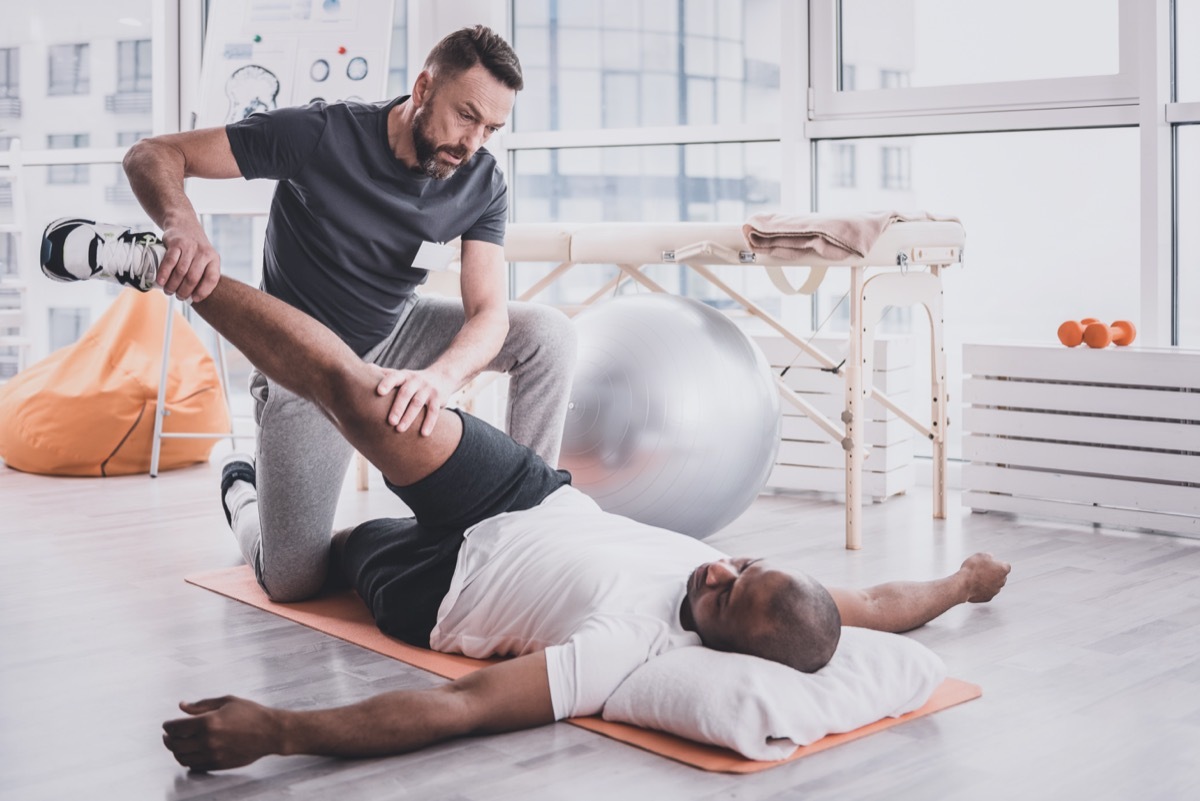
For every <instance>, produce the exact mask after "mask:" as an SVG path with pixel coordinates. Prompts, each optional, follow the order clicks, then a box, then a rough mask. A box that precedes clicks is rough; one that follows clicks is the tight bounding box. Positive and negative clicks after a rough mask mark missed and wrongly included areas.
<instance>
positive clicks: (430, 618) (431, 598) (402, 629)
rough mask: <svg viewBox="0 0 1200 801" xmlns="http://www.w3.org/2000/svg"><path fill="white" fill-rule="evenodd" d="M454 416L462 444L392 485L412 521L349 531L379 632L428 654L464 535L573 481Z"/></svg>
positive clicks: (354, 563)
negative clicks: (418, 475)
mask: <svg viewBox="0 0 1200 801" xmlns="http://www.w3.org/2000/svg"><path fill="white" fill-rule="evenodd" d="M455 411H456V412H457V410H455ZM457 414H458V416H459V417H461V418H462V423H463V434H462V441H461V442H460V443H459V444H458V447H457V448H456V449H455V451H454V453H453V454H451V456H450V458H449V459H447V460H446V463H445V464H444V465H442V466H441V467H439V468H438V469H437V470H435V471H433V473H431V474H430V475H428V476H426V477H425V478H423V479H421V480H420V481H418V482H417V483H416V484H410V485H409V486H407V487H396V486H393V485H392V484H390V483H389V484H388V488H389V489H390V490H391V491H392V492H394V493H396V495H398V496H399V497H400V500H402V501H404V503H405V505H407V506H408V508H409V509H411V510H412V511H413V515H414V516H413V517H405V518H392V519H383V520H371V521H368V522H366V523H363V524H362V525H360V526H358V527H357V528H355V529H354V531H352V532H351V533H350V536H349V537H348V538H347V540H346V544H345V550H344V551H343V557H342V559H343V561H342V565H343V570H344V571H345V573H346V575H347V577H348V578H349V579H350V582H351V584H352V585H353V586H354V589H355V590H357V591H358V594H359V596H361V597H362V599H363V601H365V602H366V604H367V607H368V608H369V609H370V610H371V614H372V615H373V616H374V617H375V624H376V625H377V626H379V629H380V630H381V631H382V632H384V633H385V634H388V635H390V636H392V637H396V638H398V639H401V640H404V641H405V642H407V643H411V644H412V645H419V646H421V647H423V648H428V647H429V633H430V632H431V631H433V627H434V624H435V623H437V611H438V607H439V606H440V605H441V603H442V599H443V598H444V597H446V593H447V592H448V591H449V589H450V579H451V577H452V576H453V575H454V567H455V565H456V563H457V562H458V551H459V548H461V547H462V543H463V533H464V532H465V531H466V530H467V529H468V528H470V527H471V526H473V525H475V524H476V523H479V522H480V521H483V520H486V519H488V518H489V517H495V516H496V515H498V514H502V513H504V512H517V511H521V510H522V509H530V508H532V507H534V506H537V505H538V504H539V503H541V502H542V501H543V500H545V498H546V497H547V496H548V495H550V494H551V493H552V492H554V491H555V490H557V489H558V488H559V487H561V486H563V485H564V484H569V483H571V475H570V473H568V472H566V471H565V470H555V469H553V468H552V467H550V466H549V465H547V464H546V463H545V462H544V461H543V460H542V459H541V457H539V456H538V455H537V454H536V453H534V452H533V451H531V450H530V449H529V448H526V447H525V446H523V445H518V444H517V443H516V442H515V441H513V439H512V438H511V437H509V436H508V435H507V434H505V433H503V432H501V431H499V430H497V429H495V428H493V427H492V426H490V425H488V424H487V423H484V422H483V421H482V420H479V419H478V418H476V417H472V416H471V415H469V414H466V413H465V412H457Z"/></svg>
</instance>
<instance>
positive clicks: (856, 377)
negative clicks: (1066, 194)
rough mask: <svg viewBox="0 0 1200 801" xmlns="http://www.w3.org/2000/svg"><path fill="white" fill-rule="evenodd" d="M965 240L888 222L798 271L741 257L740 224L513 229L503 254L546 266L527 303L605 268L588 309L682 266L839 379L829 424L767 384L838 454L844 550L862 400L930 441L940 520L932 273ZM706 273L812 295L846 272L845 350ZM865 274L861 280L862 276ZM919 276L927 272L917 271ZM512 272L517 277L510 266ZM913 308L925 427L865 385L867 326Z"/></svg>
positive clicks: (856, 533) (954, 225)
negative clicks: (658, 269) (835, 412)
mask: <svg viewBox="0 0 1200 801" xmlns="http://www.w3.org/2000/svg"><path fill="white" fill-rule="evenodd" d="M965 236H966V235H965V232H964V231H963V227H962V225H961V224H960V223H958V222H950V221H919V222H896V223H893V224H892V225H891V226H889V227H888V228H887V229H886V230H885V231H884V232H883V234H882V235H881V236H880V238H879V239H878V240H877V241H876V243H875V245H874V246H873V247H872V248H871V250H870V252H868V253H867V254H866V256H865V257H863V258H861V259H852V260H843V261H827V260H823V259H819V258H815V257H814V258H811V259H806V260H804V262H803V263H797V262H781V261H777V260H774V259H772V258H769V257H764V256H763V255H761V254H756V253H754V252H752V251H751V250H750V246H749V245H748V244H747V242H746V239H745V237H744V236H743V234H742V226H741V224H740V223H693V222H689V223H593V224H584V225H571V224H568V223H532V224H521V223H515V224H512V225H509V226H508V231H507V234H506V236H505V245H504V250H505V256H506V258H507V259H508V261H510V262H512V263H515V264H518V265H520V264H523V263H529V262H539V263H550V264H553V265H554V266H553V267H552V268H551V270H550V271H549V273H547V274H546V275H545V276H544V277H542V278H541V279H539V280H538V281H537V282H536V283H534V284H533V285H532V286H531V287H529V289H527V290H525V291H524V292H522V293H521V294H520V295H519V296H518V298H517V299H518V300H535V299H536V298H537V296H538V295H539V294H540V293H541V292H542V291H543V290H544V289H546V287H548V286H550V285H551V284H552V283H553V282H555V281H557V280H559V279H560V278H562V276H564V275H566V274H567V273H568V272H570V270H571V269H572V268H573V267H574V266H575V265H578V264H603V265H614V266H615V267H616V274H615V276H614V277H613V278H612V280H610V281H609V282H608V283H607V284H605V286H603V287H601V288H599V289H598V290H597V291H596V292H595V293H593V294H592V295H591V296H590V297H588V298H587V299H586V300H584V302H583V304H582V306H585V307H586V306H588V305H591V304H592V303H595V302H596V301H598V300H601V299H603V298H605V297H607V296H609V295H611V294H612V292H613V291H614V290H615V289H616V288H617V287H618V286H619V285H620V284H621V283H624V282H627V281H635V282H637V283H638V284H640V285H641V286H643V287H645V288H646V289H648V290H650V291H653V292H667V291H668V290H667V289H666V288H664V287H663V286H662V285H660V284H659V283H657V282H656V281H654V280H653V279H651V278H650V277H649V276H648V275H646V274H645V271H644V268H645V267H646V266H648V265H656V264H675V265H686V266H687V267H688V268H689V269H690V270H692V271H693V272H694V273H696V274H697V275H699V276H701V277H702V278H704V279H705V280H706V281H708V282H709V283H710V284H712V285H713V286H715V287H716V288H717V289H719V290H720V291H721V292H723V293H724V294H725V295H726V296H728V297H729V298H730V299H731V300H733V301H734V302H736V303H737V304H739V305H740V306H742V308H744V309H745V310H746V311H747V312H749V313H750V314H752V315H754V316H755V317H757V318H759V319H760V320H762V321H763V322H764V323H766V324H767V325H768V326H769V327H770V328H772V329H773V330H774V331H776V332H777V333H778V334H779V335H780V336H782V337H784V338H785V339H786V340H787V341H788V342H790V343H792V344H793V345H795V346H796V347H797V348H799V349H800V350H801V351H803V352H804V353H806V354H808V355H809V356H810V357H811V358H813V359H814V360H816V361H817V362H818V363H819V364H820V365H821V366H822V367H824V368H826V369H827V370H829V371H831V372H834V373H836V374H838V375H840V376H842V378H843V380H844V383H845V409H844V411H843V412H842V414H841V418H840V420H831V419H829V418H828V417H826V416H825V415H824V414H822V413H821V412H820V411H818V410H817V409H816V408H814V407H813V406H812V404H810V403H809V402H808V401H806V400H805V399H804V398H803V397H801V396H800V395H798V394H796V393H795V392H794V391H793V390H792V389H791V388H789V387H788V386H787V385H786V384H785V383H784V381H783V379H782V378H780V377H776V386H777V387H778V389H779V393H780V395H781V396H782V398H783V400H784V401H785V402H786V403H789V404H791V405H792V406H794V407H795V408H797V409H799V410H800V411H801V412H803V413H804V414H805V415H807V416H808V417H809V418H811V419H812V420H813V421H814V422H815V423H816V424H817V426H819V427H820V428H821V429H822V430H823V431H824V432H825V433H826V434H827V435H828V436H829V437H831V438H832V439H833V440H834V441H835V442H838V443H840V444H841V446H842V448H843V450H844V451H845V454H846V476H845V481H846V547H847V548H849V549H852V550H857V549H859V548H861V547H862V521H861V506H862V468H863V460H864V459H865V458H866V456H867V451H866V447H865V444H864V437H863V431H864V428H865V416H864V411H865V402H866V400H867V399H868V398H872V399H874V400H875V401H876V402H878V403H880V404H882V405H883V406H884V407H885V408H887V409H888V410H889V411H891V412H892V413H893V414H895V415H896V416H897V417H899V418H900V419H902V420H904V421H905V422H906V423H907V424H908V425H909V426H911V427H912V428H913V429H914V430H915V431H917V432H918V433H920V434H921V435H922V436H925V437H928V439H929V440H930V441H931V442H932V443H933V516H934V518H937V519H943V518H945V516H946V438H945V432H946V424H947V422H946V404H947V389H946V351H945V339H944V335H943V330H942V327H943V316H942V281H941V270H942V268H944V267H948V266H950V265H953V264H959V263H961V260H962V251H963V242H964V240H965ZM714 265H737V266H741V267H744V268H745V269H748V270H758V269H766V270H767V271H768V274H769V275H770V276H771V279H772V281H773V282H774V283H775V285H776V286H777V287H779V289H780V291H781V292H794V291H799V292H804V293H806V294H811V293H812V292H814V291H815V290H816V289H817V287H818V286H819V285H820V283H821V280H822V278H823V277H824V275H825V271H826V270H827V269H828V268H840V269H848V270H849V271H850V296H849V302H850V338H849V351H848V353H847V356H846V360H845V362H844V364H843V365H842V366H840V367H839V366H838V363H837V362H836V361H834V360H833V359H832V358H830V357H829V356H828V355H826V354H825V353H823V352H821V351H820V350H819V349H817V348H816V347H814V346H812V345H810V344H809V343H808V342H807V341H806V340H805V339H804V338H802V337H801V336H799V334H797V333H796V332H795V331H793V330H791V329H789V328H788V327H787V326H786V325H784V324H783V323H782V322H781V321H780V320H778V319H777V318H775V317H774V316H772V315H771V314H770V313H768V312H767V311H766V310H764V309H763V308H762V307H761V306H759V305H758V304H756V303H754V302H753V301H751V300H750V299H749V298H747V297H745V296H744V295H743V294H741V293H740V292H738V291H737V290H736V289H734V288H733V287H731V286H729V284H728V283H726V282H724V281H722V280H721V279H720V278H719V277H718V276H717V275H716V274H715V273H714V272H713V270H712V269H710V268H711V267H712V266H714ZM782 267H807V268H809V273H808V278H807V280H806V281H805V282H804V284H803V285H802V286H801V287H798V288H797V287H793V286H791V285H790V282H789V281H788V278H787V276H786V275H784V274H783V272H782V270H781V269H780V268H782ZM870 268H880V269H878V270H873V274H872V275H870V276H868V274H867V273H868V269H870ZM920 268H928V269H920ZM517 269H521V268H520V267H517ZM915 304H920V305H922V306H924V307H925V310H926V311H927V312H928V313H929V320H930V330H931V333H932V336H931V337H930V350H929V354H930V361H931V365H932V370H931V377H932V381H931V384H932V386H931V387H930V389H931V392H930V397H931V399H932V408H931V414H930V421H929V424H928V425H926V424H925V423H923V422H921V421H920V420H918V419H917V418H916V417H914V416H913V415H911V414H909V413H908V412H907V411H906V410H904V409H902V408H900V406H898V405H897V404H896V403H895V402H893V401H892V400H891V399H890V398H888V397H887V396H886V395H885V394H884V393H882V392H880V391H879V390H878V389H876V388H875V387H874V386H873V385H872V381H871V376H872V363H871V360H872V353H873V348H872V345H873V343H874V338H875V325H876V323H877V322H878V321H879V319H880V317H881V315H882V314H883V310H884V308H885V307H887V306H912V305H915Z"/></svg>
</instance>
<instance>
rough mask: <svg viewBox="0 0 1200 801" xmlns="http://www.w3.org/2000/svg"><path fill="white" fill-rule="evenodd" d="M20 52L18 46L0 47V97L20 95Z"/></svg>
mask: <svg viewBox="0 0 1200 801" xmlns="http://www.w3.org/2000/svg"><path fill="white" fill-rule="evenodd" d="M20 54H21V50H20V48H16V47H0V97H20V96H21V81H20V79H21V72H20V63H21V62H20V58H19V56H20Z"/></svg>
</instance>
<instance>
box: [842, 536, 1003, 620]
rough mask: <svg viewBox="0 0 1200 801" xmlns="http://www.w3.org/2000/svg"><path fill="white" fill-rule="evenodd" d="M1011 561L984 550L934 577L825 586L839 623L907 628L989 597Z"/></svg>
mask: <svg viewBox="0 0 1200 801" xmlns="http://www.w3.org/2000/svg"><path fill="white" fill-rule="evenodd" d="M1011 569H1012V566H1011V565H1009V564H1008V563H1007V562H1001V561H999V560H998V559H996V558H995V557H993V556H992V555H991V554H989V553H977V554H975V555H974V556H970V557H968V558H967V560H966V561H965V562H963V563H962V567H960V568H959V569H958V570H957V571H956V572H955V573H953V574H952V575H949V576H947V577H945V578H941V579H936V580H934V581H894V582H890V583H888V584H880V585H879V586H877V587H870V588H868V589H865V590H844V589H837V588H833V587H830V588H829V594H830V595H832V596H833V600H834V602H835V603H836V604H837V607H838V611H839V612H840V613H841V615H842V625H843V626H859V627H861V628H866V629H878V630H879V631H895V632H899V631H908V630H910V629H915V628H917V627H919V626H923V625H925V624H926V623H928V622H929V621H931V620H933V619H934V618H935V617H937V616H938V615H940V614H942V613H943V612H945V611H946V610H948V609H951V608H953V607H955V606H958V605H959V604H961V603H975V604H977V603H985V602H987V601H990V600H992V598H994V597H995V596H996V593H998V592H1000V589H1001V588H1002V587H1003V586H1004V582H1005V581H1007V580H1008V572H1009V570H1011Z"/></svg>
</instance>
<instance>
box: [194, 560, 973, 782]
mask: <svg viewBox="0 0 1200 801" xmlns="http://www.w3.org/2000/svg"><path fill="white" fill-rule="evenodd" d="M187 581H188V582H189V583H191V584H195V585H196V586H197V587H203V588H204V589H206V590H212V591H213V592H216V593H220V594H221V595H225V596H227V597H229V598H233V599H234V600H235V601H241V602H242V603H246V604H250V605H251V606H256V607H258V608H259V609H265V610H266V611H268V612H271V613H273V614H276V615H279V616H280V617H285V618H287V619H288V620H293V621H295V622H297V623H302V624H303V625H305V626H308V627H309V628H313V629H316V630H317V631H321V632H324V633H326V634H331V635H333V636H334V637H337V638H339V639H342V640H345V641H346V642H351V643H354V644H355V645H361V646H362V647H363V648H369V649H370V650H372V651H375V652H376V653H380V654H383V655H385V656H390V657H392V658H393V659H399V660H400V661H401V662H405V663H407V664H409V665H412V666H414V667H419V668H421V669H423V670H428V671H429V672H431V673H436V674H437V675H439V676H444V677H445V678H448V679H456V678H458V677H460V676H464V675H466V674H467V673H470V672H471V671H473V670H478V669H479V668H481V667H486V666H487V665H489V664H491V663H492V662H495V661H497V660H483V659H471V658H469V657H465V656H457V655H454V654H440V653H438V652H437V651H430V650H427V649H424V648H416V647H414V646H411V645H406V644H405V643H402V642H400V641H398V640H393V639H392V638H391V637H388V636H387V635H386V634H384V633H382V632H381V631H380V630H379V629H377V628H376V627H375V621H373V620H372V619H371V614H370V612H368V611H367V607H366V606H365V605H364V604H363V603H362V601H361V600H359V598H358V596H356V595H354V593H352V592H350V591H349V590H347V591H346V592H343V593H338V594H336V595H331V596H328V597H324V598H318V599H316V600H313V601H304V602H302V603H296V604H276V603H272V602H271V601H270V600H269V599H268V598H267V596H266V595H264V594H263V591H262V589H261V588H260V587H259V586H258V582H257V581H255V579H254V574H253V573H252V572H251V570H250V568H249V567H247V566H245V565H243V566H241V567H233V568H226V569H224V570H215V571H212V572H210V573H201V574H198V575H195V576H188V577H187ZM982 694H983V691H982V690H981V689H980V688H979V687H978V686H977V685H974V684H969V683H967V682H965V681H959V680H958V679H946V680H945V681H944V682H943V683H942V685H941V686H940V687H938V689H937V690H935V691H934V693H933V696H932V697H931V698H930V699H929V701H928V702H927V703H926V704H925V706H923V707H921V708H920V709H918V710H916V711H914V712H909V713H908V714H907V715H904V716H902V717H898V718H884V719H883V720H879V721H876V722H875V723H872V724H870V725H867V726H863V727H862V728H860V729H855V730H854V731H851V732H846V733H845V734H831V735H829V736H827V737H823V738H822V739H820V740H818V741H816V742H815V743H813V744H812V745H808V746H805V747H803V748H800V749H798V750H797V751H796V753H794V754H792V755H791V756H790V757H788V758H787V759H784V760H780V761H778V762H757V761H755V760H753V759H746V758H745V757H743V756H742V755H740V754H737V753H735V752H733V751H730V750H728V749H725V748H718V747H716V746H711V745H703V744H701V743H694V742H692V741H690V740H685V739H683V738H682V737H676V736H675V735H673V734H666V733H665V732H659V731H653V730H650V729H643V728H639V727H637V726H631V725H628V724H626V723H611V722H609V721H606V720H601V719H600V718H598V717H589V718H572V719H571V720H569V721H567V722H568V723H572V724H574V725H576V726H580V727H582V728H585V729H589V730H590V731H594V732H597V733H599V734H603V735H605V736H607V737H611V738H613V739H614V740H620V741H621V742H625V743H629V744H630V745H636V746H637V747H639V748H644V749H645V750H647V751H652V752H653V753H655V754H659V755H660V756H665V757H668V758H670V759H674V760H678V761H679V762H683V763H685V764H688V765H692V766H693V767H697V768H702V769H704V770H713V771H721V772H725V773H754V772H756V771H760V770H765V769H767V768H771V767H775V766H776V765H782V764H783V763H785V762H791V761H792V760H793V759H799V758H800V757H804V756H808V755H809V754H815V753H817V752H818V751H824V750H825V749H827V748H832V747H833V746H835V745H841V744H842V743H845V742H849V741H850V740H857V739H858V738H859V737H865V736H866V735H868V734H873V733H875V732H877V731H882V730H884V729H887V728H891V727H892V726H896V725H899V724H901V723H904V722H905V721H908V720H912V719H913V718H919V717H921V716H922V715H928V714H930V713H932V712H937V711H939V710H942V709H946V708H947V707H951V706H954V705H956V704H961V703H963V702H964V701H971V700H974V699H976V698H978V697H979V696H980V695H982Z"/></svg>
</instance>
